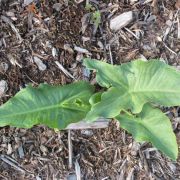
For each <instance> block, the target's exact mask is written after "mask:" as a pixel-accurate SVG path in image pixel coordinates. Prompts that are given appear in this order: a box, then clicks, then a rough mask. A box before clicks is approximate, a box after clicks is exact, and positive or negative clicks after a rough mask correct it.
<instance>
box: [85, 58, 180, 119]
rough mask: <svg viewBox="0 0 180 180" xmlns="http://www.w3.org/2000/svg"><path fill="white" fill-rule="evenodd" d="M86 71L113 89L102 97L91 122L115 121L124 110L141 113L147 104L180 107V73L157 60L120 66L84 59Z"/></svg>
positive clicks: (96, 105)
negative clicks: (114, 118)
mask: <svg viewBox="0 0 180 180" xmlns="http://www.w3.org/2000/svg"><path fill="white" fill-rule="evenodd" d="M84 64H85V66H86V67H87V68H89V69H93V70H96V74H97V75H96V79H97V82H98V83H99V84H100V85H101V86H104V87H111V88H110V89H109V90H108V91H107V92H105V93H104V94H102V97H101V101H100V102H99V103H96V104H94V106H93V107H92V109H91V111H90V112H89V113H88V115H87V119H88V120H95V119H96V118H98V117H101V116H102V117H106V118H112V117H115V116H116V115H118V114H119V112H120V111H121V110H122V109H131V111H132V112H133V113H139V112H141V110H142V107H143V105H144V104H145V103H147V102H152V103H156V104H158V105H163V106H178V105H180V72H178V71H177V70H176V69H174V68H172V67H171V66H168V65H166V64H165V63H163V62H160V61H158V60H150V61H147V62H145V61H141V60H136V61H132V62H130V63H126V64H123V65H121V66H117V65H116V66H115V65H110V64H107V63H105V62H101V61H97V60H92V59H85V61H84Z"/></svg>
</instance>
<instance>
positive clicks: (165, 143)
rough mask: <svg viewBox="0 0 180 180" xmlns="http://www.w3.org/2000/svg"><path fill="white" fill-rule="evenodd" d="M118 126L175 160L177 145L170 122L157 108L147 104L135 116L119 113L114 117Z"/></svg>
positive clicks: (137, 139)
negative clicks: (118, 123)
mask: <svg viewBox="0 0 180 180" xmlns="http://www.w3.org/2000/svg"><path fill="white" fill-rule="evenodd" d="M116 119H117V120H118V121H119V122H120V126H121V127H122V128H124V129H125V130H127V131H128V132H129V133H131V134H132V135H133V137H134V139H135V140H136V141H138V142H143V141H147V142H151V143H152V144H153V145H154V146H155V147H156V148H157V149H159V150H160V151H162V152H163V153H164V154H166V155H167V156H169V157H170V158H171V159H173V160H176V158H177V155H178V146H177V142H176V137H175V134H174V133H173V130H172V126H171V123H170V121H169V119H168V118H167V116H165V115H164V114H163V113H162V112H161V111H160V110H159V109H155V108H153V107H152V106H150V105H149V104H146V105H144V107H143V110H142V112H141V113H140V114H138V115H137V116H133V115H129V114H126V113H125V114H121V115H118V116H117V117H116Z"/></svg>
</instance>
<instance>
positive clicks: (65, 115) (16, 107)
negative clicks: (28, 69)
mask: <svg viewBox="0 0 180 180" xmlns="http://www.w3.org/2000/svg"><path fill="white" fill-rule="evenodd" d="M84 65H85V66H86V67H87V68H88V69H90V70H94V71H95V72H96V80H97V83H98V84H99V85H100V86H102V87H103V88H105V89H106V90H105V91H104V92H95V90H94V89H95V88H94V87H93V86H92V85H90V84H89V83H88V82H76V83H72V84H69V85H65V86H50V85H46V84H41V85H39V87H37V88H33V87H32V86H28V87H27V88H25V89H23V90H21V91H20V92H18V93H17V94H16V95H15V96H14V97H12V98H11V99H10V100H9V101H8V102H6V103H5V104H4V105H2V106H1V107H0V126H1V127H2V126H6V125H10V126H15V127H20V128H30V127H32V126H34V125H37V124H44V125H47V126H49V127H50V128H58V129H65V128H66V127H67V126H68V125H69V124H71V123H76V122H78V121H81V120H82V119H84V121H88V122H89V121H91V122H92V121H95V120H97V119H98V118H101V117H103V118H114V119H116V120H117V121H119V122H120V127H122V128H124V129H125V130H127V131H128V132H129V133H131V134H132V136H133V137H134V138H135V140H136V141H138V142H143V141H147V142H151V143H152V144H153V146H155V147H156V148H157V149H159V150H160V151H162V152H163V153H164V154H166V155H167V156H168V157H170V158H171V159H173V160H175V159H177V156H178V146H177V142H176V137H175V134H174V133H173V129H172V125H171V123H170V120H169V119H168V117H167V116H166V115H165V114H164V113H163V112H162V111H161V110H160V109H159V106H165V107H170V106H178V105H180V72H178V71H177V70H176V69H174V68H173V67H171V66H169V65H166V64H164V63H163V62H161V61H158V60H150V61H147V62H144V61H141V60H135V61H132V62H129V63H126V64H123V65H110V64H107V63H105V62H102V61H97V60H93V59H85V60H84Z"/></svg>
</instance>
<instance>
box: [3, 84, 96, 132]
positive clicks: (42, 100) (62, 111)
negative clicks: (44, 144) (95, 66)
mask: <svg viewBox="0 0 180 180" xmlns="http://www.w3.org/2000/svg"><path fill="white" fill-rule="evenodd" d="M93 91H94V87H93V86H91V85H90V84H89V83H86V82H77V83H73V84H70V85H65V86H50V85H47V84H41V85H40V86H39V87H38V88H33V87H32V86H28V87H27V88H25V89H22V90H21V91H20V92H19V93H17V94H16V95H15V97H13V98H11V99H10V100H9V101H8V102H7V103H5V104H4V105H2V106H1V107H0V126H6V125H10V126H16V127H23V128H29V127H32V126H33V125H36V124H45V125H47V126H49V127H52V128H59V129H64V128H65V127H66V126H67V125H68V124H70V123H74V122H77V121H79V120H82V119H83V118H84V117H85V115H86V113H87V112H88V111H89V109H90V104H89V98H90V97H91V96H92V94H93Z"/></svg>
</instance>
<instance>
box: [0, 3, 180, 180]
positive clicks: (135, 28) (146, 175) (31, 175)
mask: <svg viewBox="0 0 180 180" xmlns="http://www.w3.org/2000/svg"><path fill="white" fill-rule="evenodd" d="M86 2H87V1H85V0H84V1H83V0H76V1H75V2H73V1H68V0H61V1H60V0H59V1H58V0H52V1H48V0H34V1H32V0H24V1H23V0H19V1H15V0H0V82H1V86H2V85H3V87H0V88H1V89H0V104H3V103H5V102H6V101H7V100H8V99H9V98H10V97H12V96H14V95H15V94H16V93H17V92H18V91H19V90H20V89H21V88H24V87H25V86H26V85H27V84H29V83H31V84H33V85H34V86H37V85H38V84H40V83H48V84H68V83H71V82H73V81H74V80H75V79H76V80H82V79H86V80H91V81H92V83H94V79H93V77H90V74H89V72H88V71H87V70H86V69H85V68H84V67H83V66H82V59H83V58H84V57H91V58H95V59H99V60H102V59H103V60H106V61H107V62H109V63H114V64H121V63H124V62H128V61H131V60H133V59H138V58H141V59H147V60H148V59H155V58H158V59H161V60H162V61H164V62H166V63H168V64H170V65H172V66H175V67H176V68H177V69H180V11H179V9H180V1H179V0H177V1H176V0H172V1H168V0H129V1H128V0H127V1H126V0H124V1H123V0H120V1H116V0H106V1H96V0H89V2H90V4H91V7H88V6H86ZM97 10H99V12H100V14H101V19H100V24H99V26H98V27H97V26H96V25H95V23H94V20H93V18H92V14H93V13H94V12H95V11H97ZM127 11H132V12H133V19H132V21H131V22H129V23H128V24H127V25H126V26H125V27H123V28H121V29H120V30H119V31H117V32H113V31H112V30H111V29H110V26H109V22H110V21H111V19H112V18H113V17H116V16H118V15H119V14H122V13H123V12H127ZM62 67H63V68H62ZM67 72H68V73H67ZM2 91H3V92H2ZM165 112H166V114H167V115H168V116H169V117H170V118H171V120H172V124H173V128H174V131H175V133H176V136H177V140H178V143H179V145H180V108H179V107H174V108H171V109H166V110H165ZM71 139H72V148H73V167H72V168H69V162H68V151H69V150H68V133H67V131H61V132H59V131H54V130H52V129H49V128H47V127H44V126H36V127H33V128H32V129H18V128H12V127H3V128H0V179H13V180H14V179H18V180H19V179H28V180H29V179H33V180H34V179H36V180H41V179H42V180H43V179H46V180H49V179H54V180H55V179H69V180H72V179H76V176H78V175H80V176H81V178H82V179H88V180H89V179H95V180H96V179H98V180H99V179H101V180H102V179H103V180H105V179H128V180H131V179H146V180H147V179H180V158H179V159H178V160H177V161H176V162H173V161H171V160H169V159H168V158H166V157H165V156H164V155H163V154H161V153H160V152H159V151H157V150H156V149H155V148H153V147H152V146H151V145H150V144H148V143H142V144H139V143H136V142H135V141H134V140H133V139H132V137H131V135H129V134H128V133H127V132H125V131H124V130H121V129H119V126H118V124H117V123H116V122H114V121H112V122H111V123H110V125H109V127H108V128H106V129H100V130H99V129H96V130H78V131H72V132H71ZM77 179H78V178H77Z"/></svg>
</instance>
